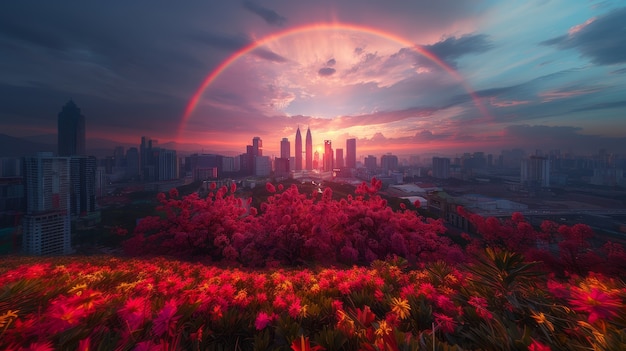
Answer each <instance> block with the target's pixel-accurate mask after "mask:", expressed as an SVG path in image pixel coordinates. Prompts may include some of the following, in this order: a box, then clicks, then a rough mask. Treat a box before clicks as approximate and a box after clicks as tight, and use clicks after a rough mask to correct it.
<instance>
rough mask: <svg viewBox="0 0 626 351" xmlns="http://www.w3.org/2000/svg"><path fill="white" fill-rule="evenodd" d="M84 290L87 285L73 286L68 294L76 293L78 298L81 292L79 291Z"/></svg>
mask: <svg viewBox="0 0 626 351" xmlns="http://www.w3.org/2000/svg"><path fill="white" fill-rule="evenodd" d="M85 289H87V284H76V285H74V287H73V288H71V289H70V291H69V292H70V293H73V292H75V293H76V295H79V296H80V294H81V292H82V291H81V290H85Z"/></svg>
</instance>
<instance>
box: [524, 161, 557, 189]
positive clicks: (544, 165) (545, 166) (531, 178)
mask: <svg viewBox="0 0 626 351" xmlns="http://www.w3.org/2000/svg"><path fill="white" fill-rule="evenodd" d="M520 173H521V174H520V180H521V182H522V184H524V185H526V186H529V187H544V188H546V187H549V186H550V160H549V159H548V158H547V157H541V156H534V155H533V156H530V157H529V158H527V159H524V160H522V162H521V171H520Z"/></svg>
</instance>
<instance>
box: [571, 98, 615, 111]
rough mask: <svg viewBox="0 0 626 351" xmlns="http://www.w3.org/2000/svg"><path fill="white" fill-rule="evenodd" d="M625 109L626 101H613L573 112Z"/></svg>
mask: <svg viewBox="0 0 626 351" xmlns="http://www.w3.org/2000/svg"><path fill="white" fill-rule="evenodd" d="M624 107H626V100H621V101H612V102H603V103H599V104H594V105H591V106H587V107H583V108H579V109H576V110H574V111H572V112H578V111H595V110H607V109H613V108H624Z"/></svg>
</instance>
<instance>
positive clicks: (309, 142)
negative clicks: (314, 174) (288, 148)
mask: <svg viewBox="0 0 626 351" xmlns="http://www.w3.org/2000/svg"><path fill="white" fill-rule="evenodd" d="M306 169H307V170H309V171H310V170H312V169H313V138H312V137H311V128H308V127H307V129H306Z"/></svg>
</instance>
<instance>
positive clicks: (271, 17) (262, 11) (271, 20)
mask: <svg viewBox="0 0 626 351" xmlns="http://www.w3.org/2000/svg"><path fill="white" fill-rule="evenodd" d="M243 7H244V8H245V9H246V10H248V11H250V12H252V13H254V14H255V15H258V16H259V17H261V18H263V19H264V20H265V22H267V24H269V25H273V26H277V27H282V26H283V25H284V24H285V23H286V22H287V18H285V17H283V16H281V15H279V14H278V13H276V11H274V10H271V9H268V8H266V7H263V6H261V5H258V4H256V3H254V2H252V1H244V2H243Z"/></svg>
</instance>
